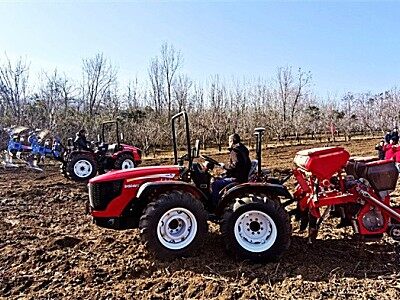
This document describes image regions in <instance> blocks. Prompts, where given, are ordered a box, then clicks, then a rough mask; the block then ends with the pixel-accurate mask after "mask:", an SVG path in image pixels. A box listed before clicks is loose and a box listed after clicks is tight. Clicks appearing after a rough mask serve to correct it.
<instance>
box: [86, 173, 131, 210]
mask: <svg viewBox="0 0 400 300" xmlns="http://www.w3.org/2000/svg"><path fill="white" fill-rule="evenodd" d="M122 184H123V180H116V181H109V182H99V183H90V184H89V201H90V206H91V207H93V209H94V210H105V209H106V208H107V205H108V204H109V203H110V202H111V201H112V200H113V199H114V198H115V197H117V196H119V195H120V194H121V190H122Z"/></svg>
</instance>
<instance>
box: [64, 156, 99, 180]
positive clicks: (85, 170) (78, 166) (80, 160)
mask: <svg viewBox="0 0 400 300" xmlns="http://www.w3.org/2000/svg"><path fill="white" fill-rule="evenodd" d="M66 170H67V174H68V177H69V178H71V179H72V180H74V181H87V180H89V179H90V178H93V177H94V176H96V174H97V163H96V160H95V159H94V157H93V156H92V155H90V154H87V153H77V154H75V155H73V156H72V157H71V159H70V160H69V161H68V162H67V166H66Z"/></svg>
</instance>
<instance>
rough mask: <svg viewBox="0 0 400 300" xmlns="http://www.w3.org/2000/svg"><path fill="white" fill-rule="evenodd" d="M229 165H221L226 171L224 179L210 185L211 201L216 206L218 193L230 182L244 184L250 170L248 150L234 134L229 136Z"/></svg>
mask: <svg viewBox="0 0 400 300" xmlns="http://www.w3.org/2000/svg"><path fill="white" fill-rule="evenodd" d="M228 149H229V151H230V153H229V164H227V165H222V166H223V168H224V169H225V170H226V177H223V178H221V179H217V180H215V181H214V182H213V183H212V186H211V189H212V201H213V204H214V205H217V203H218V200H219V193H220V192H221V191H222V189H223V188H224V187H226V186H227V185H229V184H230V183H232V182H238V183H244V182H247V180H248V175H249V172H250V168H251V160H250V157H249V150H248V149H247V148H246V146H245V145H243V144H242V143H241V142H240V136H239V135H238V134H237V133H234V134H232V135H230V136H229V148H228Z"/></svg>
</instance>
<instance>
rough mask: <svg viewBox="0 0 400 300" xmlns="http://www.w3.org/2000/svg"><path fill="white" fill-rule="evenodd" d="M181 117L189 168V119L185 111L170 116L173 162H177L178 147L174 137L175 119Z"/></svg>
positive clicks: (190, 164) (190, 162) (190, 156)
mask: <svg viewBox="0 0 400 300" xmlns="http://www.w3.org/2000/svg"><path fill="white" fill-rule="evenodd" d="M181 117H183V120H184V123H185V132H186V144H187V159H188V161H189V169H191V167H192V149H191V147H190V132H189V119H188V115H187V113H186V111H181V112H179V113H177V114H176V115H174V116H173V117H172V118H171V127H172V143H173V147H174V163H175V164H178V149H177V138H176V126H175V124H176V121H177V120H178V119H179V118H181Z"/></svg>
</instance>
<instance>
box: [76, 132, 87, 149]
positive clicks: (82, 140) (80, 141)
mask: <svg viewBox="0 0 400 300" xmlns="http://www.w3.org/2000/svg"><path fill="white" fill-rule="evenodd" d="M74 144H75V145H76V147H77V148H78V150H89V149H90V148H89V147H88V141H87V140H86V137H85V136H82V135H80V134H79V133H77V134H76V137H75V141H74Z"/></svg>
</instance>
